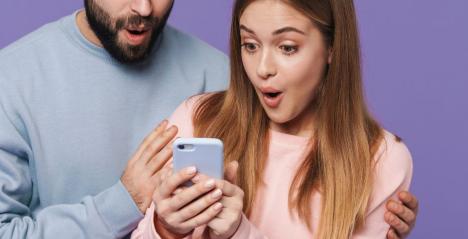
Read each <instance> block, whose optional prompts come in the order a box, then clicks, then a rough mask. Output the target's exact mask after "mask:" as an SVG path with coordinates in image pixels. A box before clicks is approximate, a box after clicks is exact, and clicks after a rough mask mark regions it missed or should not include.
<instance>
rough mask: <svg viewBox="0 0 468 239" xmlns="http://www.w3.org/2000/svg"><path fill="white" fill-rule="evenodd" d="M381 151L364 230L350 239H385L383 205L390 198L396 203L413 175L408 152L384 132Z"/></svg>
mask: <svg viewBox="0 0 468 239" xmlns="http://www.w3.org/2000/svg"><path fill="white" fill-rule="evenodd" d="M385 134H386V136H385V139H384V141H383V143H382V145H381V147H380V150H379V153H377V155H378V156H379V157H378V158H377V163H376V170H375V176H374V180H375V181H374V187H373V190H374V191H373V193H372V195H371V199H370V203H369V208H368V210H367V217H366V221H365V224H364V226H363V227H362V228H361V229H360V230H359V231H357V232H356V233H355V234H354V235H353V237H352V238H353V239H367V238H369V239H370V238H386V235H387V232H388V229H389V228H390V226H389V225H388V224H387V223H386V222H385V220H384V214H385V211H386V208H385V205H386V203H387V201H388V200H389V199H391V198H393V199H396V200H398V199H397V198H398V197H397V194H398V193H399V192H400V191H403V190H408V189H409V186H410V183H411V177H412V173H413V163H412V158H411V154H410V152H409V150H408V148H407V147H406V146H405V144H403V142H399V141H397V140H396V139H395V136H394V135H392V134H390V133H388V132H385Z"/></svg>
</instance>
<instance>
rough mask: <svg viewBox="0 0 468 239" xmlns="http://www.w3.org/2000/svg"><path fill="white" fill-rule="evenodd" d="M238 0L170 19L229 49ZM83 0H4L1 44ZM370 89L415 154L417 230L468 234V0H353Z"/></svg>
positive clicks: (205, 4) (183, 6) (194, 4)
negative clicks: (418, 207) (417, 206)
mask: <svg viewBox="0 0 468 239" xmlns="http://www.w3.org/2000/svg"><path fill="white" fill-rule="evenodd" d="M231 4H232V0H223V1H219V0H211V1H208V0H196V1H177V2H176V5H175V8H174V10H173V14H172V16H171V19H170V22H171V23H172V24H173V25H175V26H177V27H179V28H180V29H183V30H185V31H186V32H190V33H192V34H194V35H196V36H198V37H200V38H202V39H203V40H205V41H207V42H209V43H210V44H212V45H213V46H215V47H217V48H219V49H221V50H223V51H225V52H226V49H227V39H228V28H229V27H228V26H229V21H230V11H231V10H230V9H231ZM81 6H82V1H81V0H80V1H76V0H75V1H63V0H41V1H33V0H3V1H2V4H1V7H0V29H2V30H1V32H0V48H3V47H5V46H6V45H8V44H9V43H11V42H13V41H15V40H16V39H18V38H19V37H21V36H23V35H25V34H26V33H28V32H30V31H32V30H34V29H35V28H37V27H39V26H41V25H42V24H44V23H46V22H49V21H52V20H55V19H58V18H59V17H61V16H64V15H67V14H70V13H72V12H73V11H74V10H75V9H78V8H80V7H81ZM356 7H357V11H358V16H359V24H360V29H361V41H362V46H363V47H362V52H363V60H364V76H365V83H366V95H367V98H368V102H369V105H370V108H371V110H372V112H373V113H374V114H375V116H376V117H377V118H378V119H379V120H380V122H381V123H382V124H383V125H384V127H385V128H386V129H388V130H389V131H391V132H394V133H396V134H398V135H400V136H401V137H403V139H404V140H405V142H406V144H407V145H408V147H409V148H410V150H411V152H412V155H413V159H414V169H415V170H414V178H413V185H412V189H411V191H412V192H413V193H415V194H416V195H417V196H418V197H419V199H420V214H419V217H418V221H417V226H416V228H415V230H414V231H413V234H412V235H411V236H410V238H468V220H467V215H468V206H467V204H468V187H467V183H468V176H467V175H468V162H467V159H468V156H467V155H468V144H467V143H468V126H467V125H468V121H467V120H466V117H468V104H467V103H468V96H467V94H466V91H467V90H468V14H467V10H468V1H466V0H450V1H436V0H392V1H383V0H367V1H364V0H361V1H356Z"/></svg>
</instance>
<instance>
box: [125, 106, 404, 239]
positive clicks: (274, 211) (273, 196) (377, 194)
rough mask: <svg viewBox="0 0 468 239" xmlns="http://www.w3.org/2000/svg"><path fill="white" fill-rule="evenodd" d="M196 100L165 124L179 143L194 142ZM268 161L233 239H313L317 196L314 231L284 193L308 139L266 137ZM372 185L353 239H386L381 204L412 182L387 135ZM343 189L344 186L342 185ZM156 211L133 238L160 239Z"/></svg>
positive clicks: (316, 206)
mask: <svg viewBox="0 0 468 239" xmlns="http://www.w3.org/2000/svg"><path fill="white" fill-rule="evenodd" d="M199 98H200V97H193V98H191V99H189V100H187V101H185V102H184V103H182V105H180V106H179V107H178V108H177V109H176V111H175V112H174V114H173V115H172V116H171V118H170V119H169V121H170V122H171V123H172V124H174V125H176V126H177V127H178V128H179V136H180V137H193V125H192V121H191V118H192V110H193V106H194V103H195V102H196V100H198V99H199ZM270 137H271V138H270V147H269V157H268V161H267V165H266V168H265V174H264V182H265V183H266V185H265V186H264V187H262V188H261V189H260V190H259V192H258V196H257V198H256V201H255V202H254V205H253V207H252V209H253V211H252V215H251V216H250V218H247V217H245V216H244V217H243V218H242V222H241V225H240V226H239V229H238V230H237V232H236V233H235V234H234V236H233V237H232V238H236V239H237V238H239V239H241V238H242V239H254V238H316V236H315V233H316V230H314V229H315V228H317V227H318V223H319V220H320V200H321V195H320V193H318V192H316V193H314V194H313V196H312V202H311V208H312V230H309V229H308V228H307V226H306V225H305V224H304V223H303V222H301V221H300V220H299V219H298V217H296V215H295V214H294V213H293V214H290V213H289V210H288V193H289V187H290V185H291V182H292V179H293V177H294V174H295V172H296V170H297V167H298V166H299V165H300V163H301V162H302V160H303V159H304V157H305V152H306V151H305V149H306V147H307V142H308V139H307V138H304V137H298V136H294V135H288V134H284V133H280V132H276V131H270ZM375 158H376V160H379V161H378V163H377V167H376V171H375V183H374V187H373V193H372V196H371V201H370V204H369V208H368V211H367V217H366V222H365V225H364V227H363V228H362V229H361V230H360V231H357V232H355V233H354V235H353V238H356V239H357V238H369V239H370V238H372V239H376V238H386V233H387V230H388V229H389V225H388V224H387V223H386V222H385V221H384V213H385V203H386V202H387V201H388V199H390V198H396V194H397V192H399V191H401V190H408V188H409V185H410V182H411V176H412V166H413V165H412V159H411V155H410V152H409V151H408V149H407V148H406V146H405V145H404V144H403V143H401V142H397V141H396V140H395V137H394V136H393V135H392V134H390V133H389V132H386V131H385V140H384V141H383V143H382V145H381V146H380V148H379V151H378V153H377V154H376V157H375ZM343 183H346V182H343ZM153 217H154V205H151V207H150V208H148V210H147V211H146V216H145V218H144V219H143V220H142V221H141V222H140V223H139V225H138V227H137V229H136V230H135V231H134V232H133V234H132V238H134V239H135V238H140V239H159V238H160V237H159V235H158V233H157V231H156V230H155V227H154V224H153ZM202 231H203V228H197V229H196V230H195V231H194V233H193V234H192V235H191V236H189V237H188V238H200V235H201V233H202Z"/></svg>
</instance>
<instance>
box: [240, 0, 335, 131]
mask: <svg viewBox="0 0 468 239" xmlns="http://www.w3.org/2000/svg"><path fill="white" fill-rule="evenodd" d="M240 34H241V44H242V61H243V65H244V68H245V71H246V73H247V75H248V77H249V79H250V81H251V82H252V84H253V86H254V88H255V91H256V92H257V95H258V98H259V99H260V102H261V104H262V106H263V108H264V109H265V111H266V113H267V115H268V117H269V118H270V120H271V125H270V126H271V127H272V128H273V129H274V130H275V129H276V130H279V131H283V132H288V133H293V134H302V133H301V132H302V131H303V130H304V129H303V128H304V127H305V128H308V129H307V130H309V129H310V128H309V127H310V124H311V121H312V117H313V110H312V107H311V102H312V100H313V99H314V92H315V90H316V88H317V86H318V84H319V82H320V81H321V80H322V78H323V77H324V72H325V68H326V65H327V63H329V62H330V60H331V56H330V54H329V50H328V49H327V47H326V44H325V42H324V39H323V36H322V34H321V32H320V31H319V29H318V28H317V27H316V26H315V25H314V24H313V23H312V21H311V20H310V19H309V18H307V17H306V16H305V15H303V14H302V13H300V12H298V11H297V10H295V9H294V8H292V7H290V6H289V5H287V4H285V3H283V2H282V1H269V0H258V1H255V2H253V3H251V4H250V5H249V6H248V7H247V8H246V9H245V11H244V12H243V14H242V15H241V18H240ZM298 127H299V128H298Z"/></svg>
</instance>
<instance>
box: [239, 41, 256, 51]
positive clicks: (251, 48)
mask: <svg viewBox="0 0 468 239" xmlns="http://www.w3.org/2000/svg"><path fill="white" fill-rule="evenodd" d="M242 48H244V49H245V50H246V51H247V52H249V53H253V52H254V51H255V50H257V46H256V45H255V44H253V43H244V44H242Z"/></svg>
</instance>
